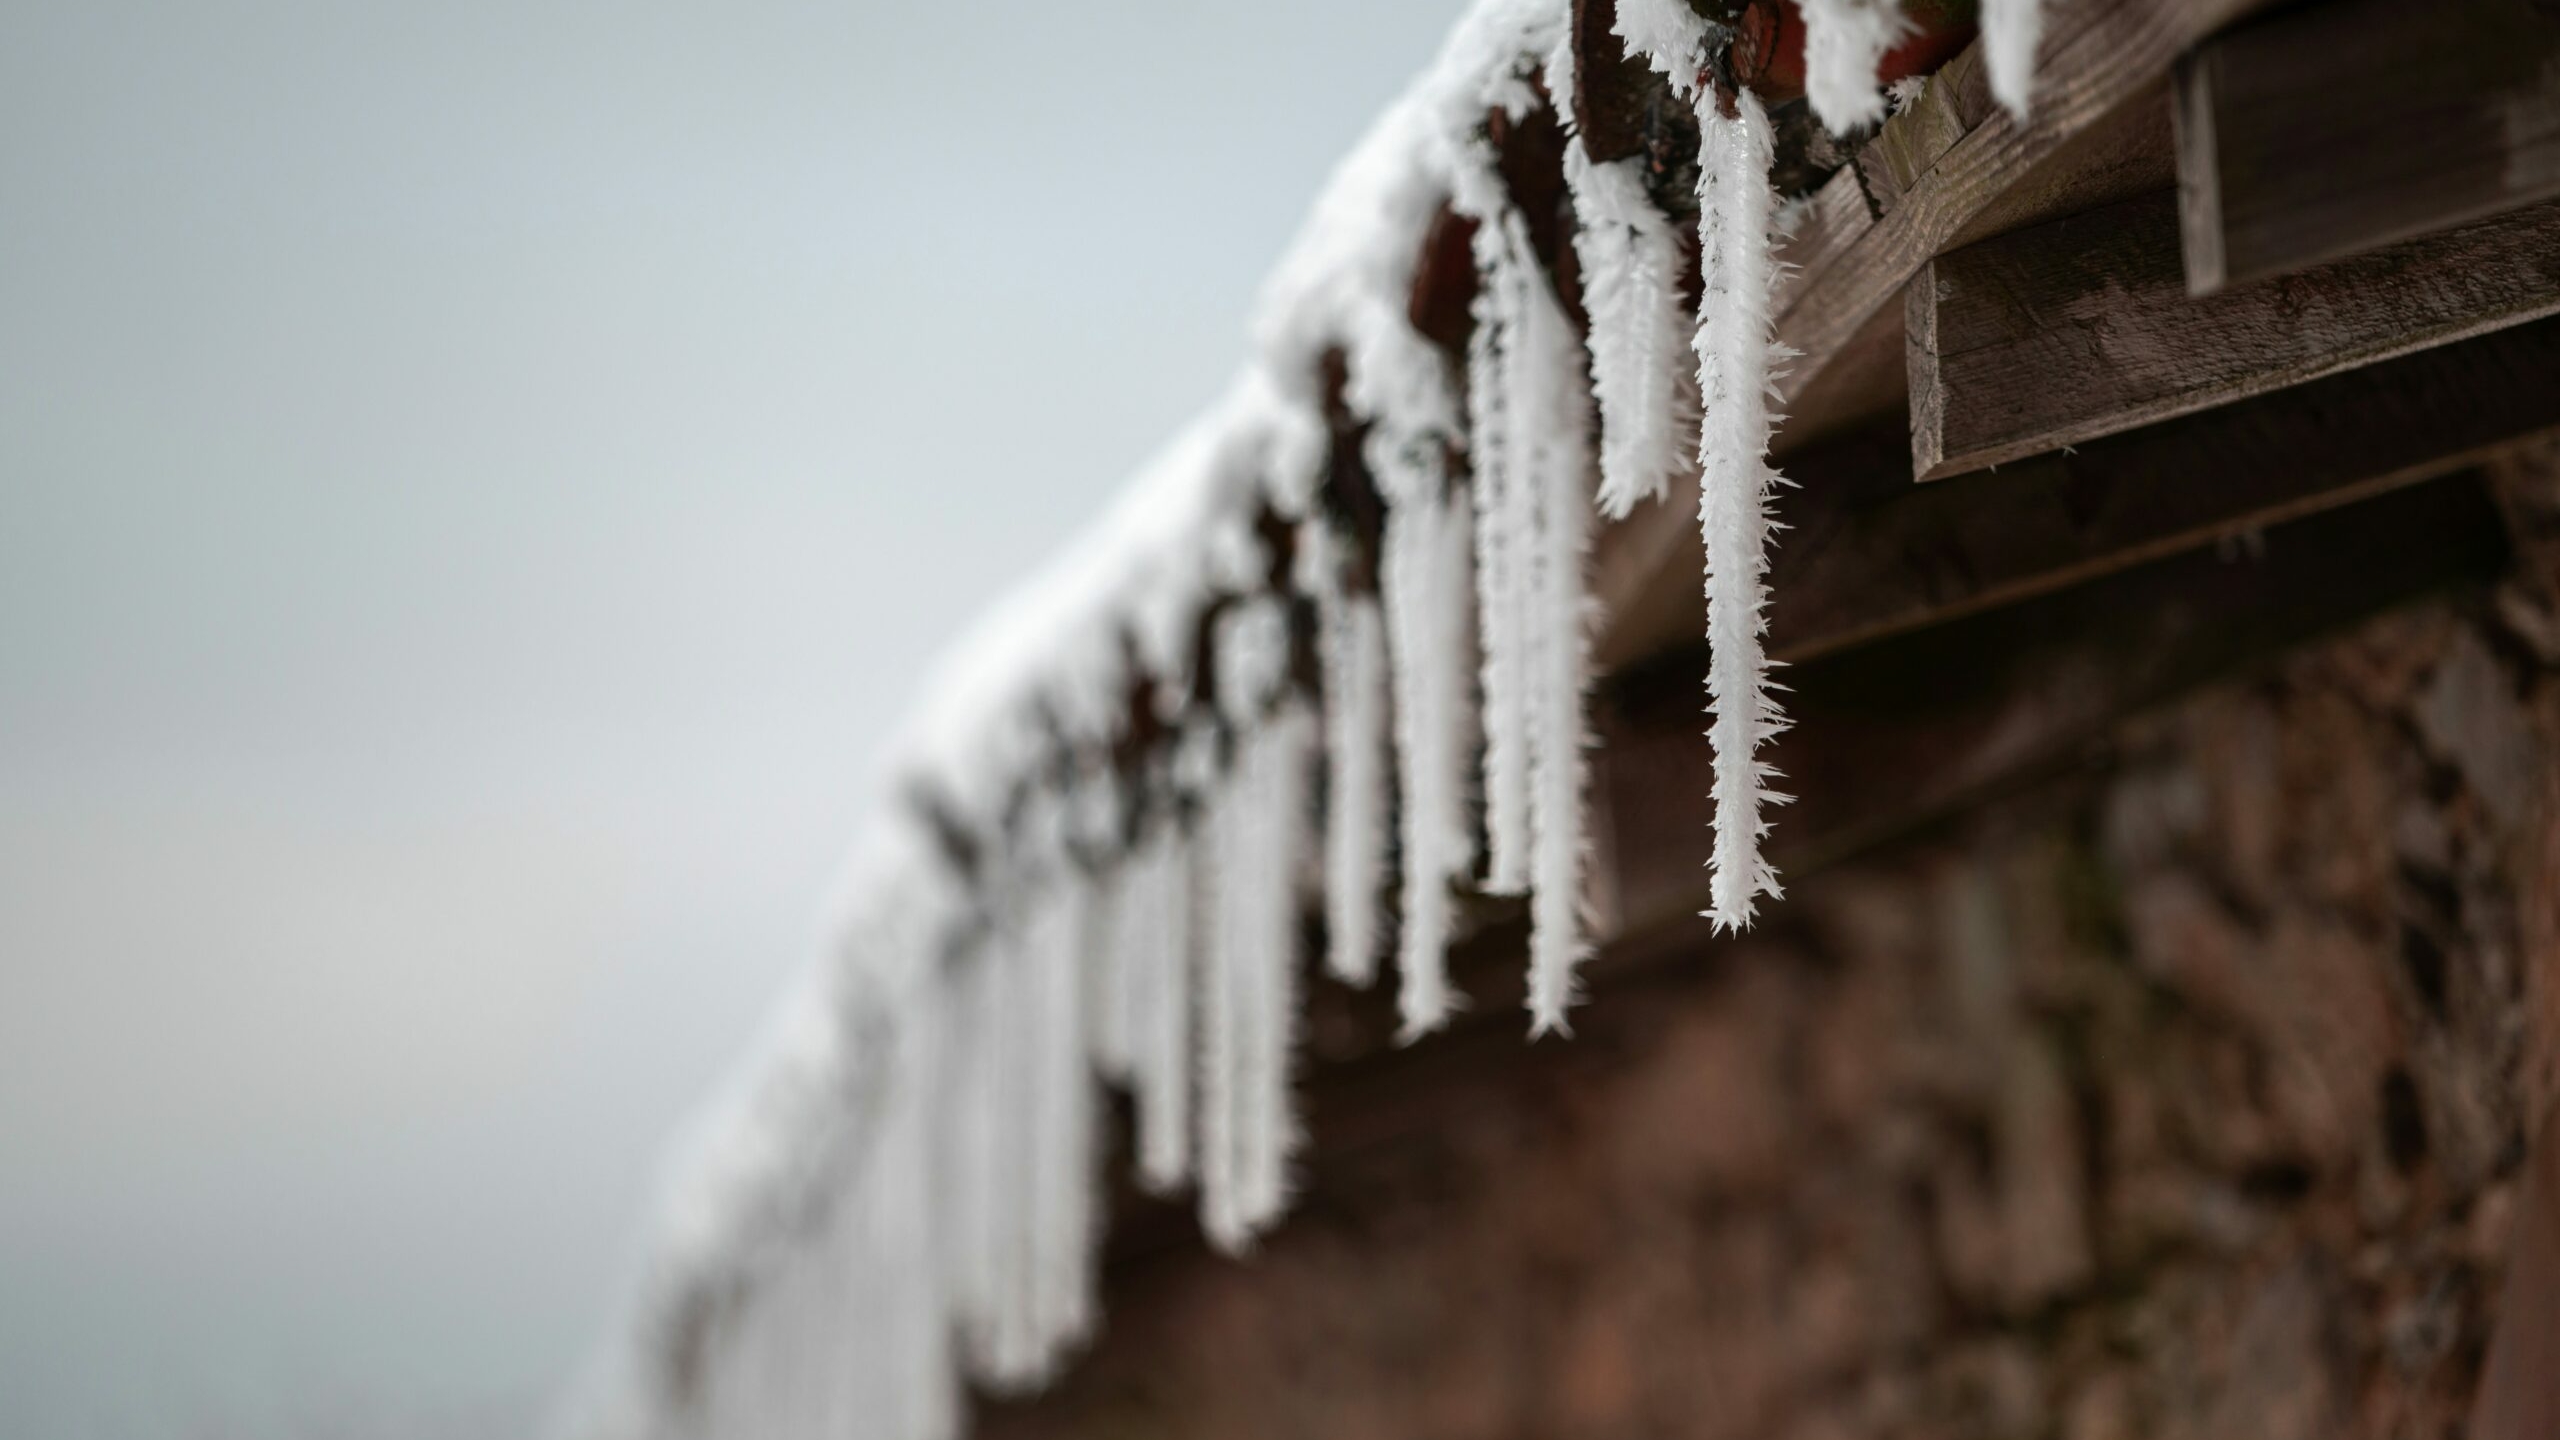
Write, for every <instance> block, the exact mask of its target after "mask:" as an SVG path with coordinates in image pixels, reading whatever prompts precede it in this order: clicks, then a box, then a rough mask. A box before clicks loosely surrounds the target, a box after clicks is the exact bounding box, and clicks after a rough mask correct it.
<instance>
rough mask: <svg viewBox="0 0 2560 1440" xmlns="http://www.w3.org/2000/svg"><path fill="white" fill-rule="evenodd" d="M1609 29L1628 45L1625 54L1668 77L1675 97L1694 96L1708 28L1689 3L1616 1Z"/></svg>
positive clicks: (1703, 62) (1673, 0) (1676, 0)
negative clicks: (1615, 11) (1642, 58)
mask: <svg viewBox="0 0 2560 1440" xmlns="http://www.w3.org/2000/svg"><path fill="white" fill-rule="evenodd" d="M1609 28H1610V31H1611V33H1613V34H1615V35H1616V36H1617V37H1618V38H1619V39H1621V40H1624V41H1625V42H1627V53H1628V54H1630V55H1640V56H1642V57H1644V59H1645V60H1646V61H1647V62H1648V63H1650V64H1651V65H1652V66H1653V68H1654V69H1655V70H1656V71H1658V72H1660V73H1661V74H1663V75H1665V76H1668V77H1669V78H1670V80H1671V88H1672V91H1673V92H1674V93H1675V94H1678V95H1680V96H1681V97H1683V98H1687V97H1689V96H1691V95H1694V94H1695V93H1696V91H1697V83H1698V72H1699V70H1701V69H1703V68H1704V67H1705V65H1706V63H1707V41H1708V38H1709V27H1708V24H1707V21H1706V19H1705V17H1703V16H1701V15H1699V14H1698V12H1696V11H1695V10H1692V9H1690V8H1689V5H1688V0H1617V14H1616V16H1615V18H1614V19H1613V20H1612V21H1611V23H1610V27H1609ZM1718 28H1719V29H1721V27H1718Z"/></svg>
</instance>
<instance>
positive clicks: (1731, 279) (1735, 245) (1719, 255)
mask: <svg viewBox="0 0 2560 1440" xmlns="http://www.w3.org/2000/svg"><path fill="white" fill-rule="evenodd" d="M1734 109H1735V114H1734V115H1733V116H1732V117H1731V118H1728V117H1726V116H1725V115H1724V114H1723V113H1722V111H1721V110H1720V108H1719V106H1718V101H1717V98H1716V95H1715V92H1714V90H1713V89H1712V88H1709V89H1703V90H1701V91H1700V92H1699V96H1698V126H1699V133H1700V135H1701V137H1702V140H1701V144H1700V155H1699V167H1698V207H1699V228H1700V238H1701V242H1702V245H1703V249H1704V252H1705V272H1706V288H1705V291H1704V293H1703V294H1702V295H1701V296H1700V298H1699V302H1698V335H1697V340H1696V342H1695V348H1696V351H1697V356H1698V390H1699V394H1700V396H1701V397H1702V401H1703V407H1704V412H1705V413H1704V420H1703V423H1702V426H1701V429H1700V433H1699V438H1698V461H1699V465H1700V468H1701V475H1700V480H1699V485H1698V526H1699V530H1700V532H1701V534H1702V536H1703V537H1704V539H1705V542H1706V553H1707V579H1706V591H1707V639H1708V642H1709V645H1710V647H1711V649H1712V651H1713V658H1712V660H1711V661H1710V664H1709V668H1708V675H1707V692H1708V696H1709V699H1710V701H1711V702H1712V703H1711V710H1712V713H1713V720H1712V723H1711V724H1710V726H1709V728H1708V732H1707V733H1708V736H1709V738H1710V740H1711V741H1712V744H1713V749H1714V752H1715V849H1714V859H1713V861H1712V862H1711V865H1710V870H1711V875H1710V885H1709V889H1710V898H1711V904H1710V906H1709V908H1708V910H1707V912H1706V913H1707V916H1708V918H1709V919H1711V920H1713V921H1714V922H1715V925H1716V928H1718V929H1719V930H1727V929H1741V928H1744V927H1747V926H1748V925H1750V923H1751V919H1752V914H1753V909H1754V906H1755V904H1756V902H1757V900H1758V898H1759V897H1760V896H1762V895H1767V896H1769V897H1770V898H1772V899H1777V898H1780V896H1781V895H1782V894H1783V892H1782V891H1781V890H1780V889H1779V887H1778V877H1777V873H1776V872H1775V871H1774V870H1772V869H1771V868H1770V867H1769V864H1768V861H1767V860H1766V859H1765V858H1764V857H1763V856H1762V854H1761V850H1760V844H1761V841H1762V840H1763V839H1764V838H1765V837H1766V835H1767V833H1768V822H1767V821H1766V820H1765V819H1764V818H1763V817H1762V813H1761V812H1762V807H1764V806H1767V805H1774V804H1782V803H1784V801H1785V799H1786V797H1784V796H1782V795H1779V794H1777V793H1775V792H1773V791H1771V790H1770V789H1769V786H1768V781H1769V780H1770V779H1772V778H1774V777H1775V775H1776V773H1777V772H1776V771H1775V770H1773V769H1772V768H1771V767H1770V766H1769V765H1768V764H1767V763H1766V762H1764V761H1762V760H1761V759H1759V752H1760V749H1761V747H1762V746H1763V745H1765V744H1766V743H1767V742H1768V741H1769V740H1770V739H1771V738H1772V737H1773V736H1775V735H1777V734H1778V733H1779V732H1780V731H1782V730H1784V729H1785V728H1786V717H1785V715H1784V713H1783V712H1782V711H1781V710H1780V709H1779V706H1778V702H1777V699H1776V696H1775V694H1774V693H1773V691H1774V690H1775V688H1776V687H1775V686H1774V684H1773V683H1772V682H1771V681H1770V679H1769V661H1768V658H1767V656H1766V655H1765V654H1764V653H1763V651H1762V648H1761V636H1762V634H1763V633H1764V632H1765V631H1766V630H1767V629H1768V621H1767V618H1766V615H1765V614H1764V608H1765V606H1766V605H1767V603H1768V585H1767V576H1768V569H1769V559H1768V543H1769V532H1770V520H1769V496H1770V488H1771V486H1772V485H1773V484H1776V483H1780V482H1779V477H1778V475H1777V472H1776V471H1775V470H1773V469H1771V468H1770V465H1769V458H1768V457H1769V435H1770V429H1771V425H1772V417H1771V414H1770V410H1769V401H1770V396H1771V393H1772V385H1773V383H1774V382H1773V378H1772V375H1771V369H1770V367H1771V362H1772V360H1773V359H1774V358H1776V352H1777V349H1778V347H1776V346H1775V345H1774V343H1773V342H1772V340H1771V336H1770V298H1771V295H1772V293H1773V292H1774V288H1775V285H1776V281H1777V269H1776V261H1775V258H1774V256H1773V254H1772V248H1773V247H1772V242H1771V224H1772V219H1773V216H1772V210H1773V204H1772V192H1771V190H1770V187H1769V162H1770V148H1771V140H1770V132H1769V117H1768V115H1767V113H1766V112H1765V111H1763V110H1762V109H1761V107H1760V101H1759V99H1758V97H1756V96H1754V95H1753V94H1752V93H1751V92H1750V91H1748V90H1744V91H1740V92H1738V93H1737V95H1736V98H1735V101H1734Z"/></svg>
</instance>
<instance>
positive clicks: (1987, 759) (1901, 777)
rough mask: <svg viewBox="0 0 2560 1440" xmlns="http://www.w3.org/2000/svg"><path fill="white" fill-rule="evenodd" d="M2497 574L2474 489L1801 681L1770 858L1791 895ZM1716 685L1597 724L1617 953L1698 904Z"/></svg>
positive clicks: (1866, 652) (1656, 692)
mask: <svg viewBox="0 0 2560 1440" xmlns="http://www.w3.org/2000/svg"><path fill="white" fill-rule="evenodd" d="M2506 559H2507V548H2506V541H2505V533H2504V529H2503V527H2502V525H2501V523H2500V520H2499V516H2498V512H2497V508H2496V506H2495V505H2494V504H2493V503H2492V502H2491V501H2490V499H2489V497H2488V495H2487V492H2486V490H2485V488H2484V487H2483V486H2482V485H2481V484H2480V482H2479V478H2478V476H2477V475H2476V474H2471V473H2466V474H2464V475H2462V476H2457V477H2448V478H2446V479H2443V480H2439V481H2436V482H2434V483H2431V484H2426V485H2419V486H2415V487H2412V488H2408V489H2403V490H2398V491H2395V492H2393V493H2391V494H2388V495H2384V496H2381V497H2379V498H2376V499H2374V500H2371V501H2368V502H2366V503H2363V504H2359V505H2352V506H2348V507H2346V508H2344V509H2340V510H2332V511H2328V512H2326V513H2323V514H2320V515H2315V516H2312V517H2310V518H2308V519H2304V520H2300V521H2296V522H2294V523H2292V524H2290V525H2285V526H2281V527H2277V528H2275V529H2273V530H2270V531H2268V532H2267V533H2266V534H2265V536H2264V537H2263V543H2262V544H2260V545H2258V546H2256V547H2252V548H2251V549H2249V550H2247V551H2243V552H2240V553H2238V554H2235V555H2230V556H2224V555H2220V554H2217V553H2216V552H2214V551H2212V550H2204V551H2195V552H2189V553H2187V554H2183V555H2179V556H2174V557H2171V558H2169V559H2166V560H2161V561H2158V562H2155V563H2153V564H2150V565H2146V566H2142V567H2140V568H2137V569H2134V570H2129V571H2125V572H2122V573H2120V574H2117V575H2114V576H2110V577H2108V578H2106V579H2103V580H2100V581H2097V582H2094V583H2092V584H2088V585H2084V586H2080V587H2078V588H2075V589H2072V590H2068V591H2065V592H2062V593H2061V594H2058V595H2053V596H2049V597H2047V598H2045V599H2043V600H2040V601H2038V602H2036V603H2035V604H2032V605H2015V606H2009V607H2006V608H2003V609H1999V610H1993V611H1988V612H1985V613H1982V614H1978V615H1975V616H1973V617H1971V618H1969V619H1967V620H1964V621H1961V622H1958V623H1956V624H1951V625H1945V626H1940V627H1936V628H1933V629H1929V630H1923V631H1919V632H1916V633H1913V634H1909V635H1905V636H1901V637H1899V638H1897V639H1894V640H1891V641H1888V642H1885V643H1883V644H1878V645H1870V646H1865V647H1862V648H1859V649H1856V650H1851V651H1847V652H1844V653H1841V654H1837V655H1833V656H1831V657H1829V658H1827V659H1824V660H1819V661H1815V662H1812V663H1809V664H1805V665H1801V666H1798V667H1796V668H1795V669H1793V670H1792V671H1790V672H1789V674H1788V677H1787V683H1788V686H1789V688H1790V690H1791V692H1792V693H1791V694H1790V695H1789V697H1788V709H1789V711H1790V713H1791V714H1792V716H1793V717H1794V720H1795V728H1794V729H1792V730H1790V731H1788V732H1787V733H1786V734H1784V735H1782V736H1780V737H1779V739H1778V741H1777V743H1776V745H1775V746H1774V747H1773V754H1772V756H1771V759H1772V760H1773V762H1774V763H1775V764H1776V765H1777V767H1778V769H1779V770H1780V771H1781V772H1783V773H1784V774H1785V775H1786V777H1787V782H1786V783H1785V784H1784V785H1782V786H1781V788H1782V789H1785V790H1788V791H1790V792H1792V793H1793V794H1794V795H1795V797H1796V799H1795V803H1793V804H1791V805H1789V806H1787V807H1785V808H1784V809H1782V810H1781V811H1779V812H1778V814H1777V816H1776V824H1775V827H1774V828H1773V830H1772V833H1771V836H1770V849H1771V852H1772V854H1773V856H1775V857H1776V858H1777V860H1778V862H1779V864H1780V865H1781V867H1782V869H1784V870H1786V871H1788V872H1789V873H1798V872H1802V871H1804V870H1806V869H1809V868H1814V867H1818V866H1820V865H1823V864H1826V863H1829V862H1830V861H1832V860H1835V859H1837V858H1839V857H1840V856H1842V855H1844V854H1847V853H1851V852H1853V851H1855V850H1858V849H1861V848H1864V847H1866V846H1869V845H1873V844H1876V843H1879V842H1881V841H1883V840H1885V839H1889V838H1890V837H1891V836H1893V835H1895V834H1898V833H1902V832H1904V831H1907V830H1908V829H1910V828H1911V827H1912V826H1914V825H1917V824H1921V823H1925V822H1926V821H1927V820H1929V819H1932V818H1935V817H1937V816H1940V815H1943V814H1946V813H1949V812H1950V811H1952V810H1954V809H1956V808H1958V807H1960V806H1961V805H1963V804H1965V803H1968V802H1970V801H1971V800H1974V799H1976V798H1979V797H1980V796H1982V795H1983V794H1985V793H1987V792H1988V791H1989V790H1991V789H1993V788H1995V787H1997V786H2000V785H2003V784H2006V783H2010V782H2012V781H2014V780H2016V779H2017V778H2019V777H2021V776H2025V775H2031V774H2034V773H2037V772H2038V771H2040V770H2041V769H2043V768H2046V767H2049V766H2051V765H2054V764H2057V763H2060V762H2062V761H2065V760H2067V759H2068V758H2069V757H2070V756H2071V755H2073V754H2074V753H2076V752H2077V750H2078V747H2080V746H2081V745H2083V744H2085V743H2087V741H2088V740H2090V739H2091V738H2093V737H2094V736H2096V735H2097V734H2099V733H2100V731H2101V730H2102V729H2103V727H2104V726H2105V725H2107V724H2108V723H2111V722H2112V721H2113V720H2114V719H2115V718H2116V717H2118V716H2121V715H2123V714H2124V713H2126V712H2127V711H2130V710H2132V709H2135V708H2138V707H2140V706H2143V705H2147V704H2151V703H2155V702H2156V701H2158V700H2160V699H2162V698H2165V697H2166V696H2168V695H2171V694H2174V693H2176V692H2177V691H2179V690H2182V689H2185V688H2187V687H2189V686H2192V685H2195V684H2198V683H2201V682H2203V681H2204V680H2207V679H2209V678H2211V677H2212V676H2214V675H2216V674H2219V673H2222V672H2224V671H2226V670H2228V669H2229V668H2230V667H2232V666H2233V665H2235V664H2238V663H2240V662H2241V661H2244V660H2246V659H2248V658H2249V657H2251V656H2257V655H2265V654H2270V653H2274V652H2276V651H2279V650H2281V649H2283V648H2285V647H2286V646H2288V645H2291V644H2294V643H2296V642H2298V641H2300V640H2302V639H2304V638H2306V637H2308V636H2310V635H2312V634H2316V633H2318V632H2320V631H2323V630H2326V629H2329V628H2332V627H2334V626H2336V625H2339V624H2343V623H2346V622H2348V621H2350V620H2353V619H2355V618H2358V617H2360V616H2362V615H2365V614H2368V613H2371V612H2372V611H2373V610H2375V609H2377V608H2380V607H2381V606H2383V605H2386V604H2388V603H2391V602H2393V601H2396V600H2400V599H2404V598H2407V597H2410V596H2413V595H2417V594H2420V593H2424V592H2426V591H2429V590H2432V589H2436V588H2439V587H2441V586H2443V585H2446V584H2449V583H2454V582H2456V581H2460V580H2465V579H2476V578H2482V577H2486V576H2489V575H2493V574H2495V573H2497V571H2498V570H2499V569H2500V568H2502V567H2503V566H2504V564H2505V563H2506ZM1704 677H1705V657H1704V656H1703V655H1700V654H1696V653H1691V654H1688V655H1684V656H1680V657H1671V658H1666V659H1665V660H1663V661H1661V662H1658V663H1657V664H1655V665H1652V666H1648V667H1645V668H1644V669H1642V670H1640V671H1638V672H1636V673H1634V674H1631V675H1629V676H1627V677H1624V679H1622V680H1621V682H1620V683H1618V684H1617V685H1616V686H1614V687H1613V688H1612V690H1611V692H1610V695H1609V697H1608V703H1607V704H1606V705H1604V706H1603V707H1601V709H1602V714H1601V716H1600V717H1599V721H1598V728H1599V731H1600V737H1601V739H1600V745H1599V748H1598V750H1597V752H1596V763H1597V767H1598V778H1597V781H1596V786H1597V793H1598V796H1599V798H1600V801H1601V805H1600V809H1601V811H1602V813H1603V814H1604V815H1605V817H1606V820H1605V823H1606V824H1607V825H1608V826H1609V828H1610V830H1611V831H1612V832H1613V833H1612V836H1611V844H1612V848H1613V850H1614V853H1615V854H1616V855H1617V856H1618V860H1619V871H1620V873H1619V875H1618V877H1617V879H1618V885H1619V899H1620V904H1621V907H1622V911H1623V915H1624V919H1623V922H1622V926H1621V929H1620V932H1619V933H1618V934H1617V935H1615V936H1613V937H1610V938H1611V939H1612V941H1613V943H1615V942H1640V941H1641V940H1642V938H1643V937H1644V935H1645V934H1646V933H1647V932H1649V931H1650V930H1652V929H1654V928H1656V927H1661V926H1674V925H1679V924H1682V923H1684V922H1685V921H1686V919H1687V918H1688V917H1689V916H1691V915H1693V914H1694V913H1695V912H1696V911H1697V910H1698V908H1699V907H1700V906H1701V905H1703V904H1704V902H1705V899H1706V894H1705V885H1706V876H1707V871H1706V864H1707V860H1708V856H1709V850H1710V847H1711V845H1712V843H1713V837H1712V836H1711V835H1710V834H1709V832H1708V828H1707V825H1706V821H1705V819H1704V817H1703V816H1702V815H1701V813H1700V811H1699V804H1700V797H1702V796H1704V795H1706V794H1707V793H1708V792H1709V785H1710V775H1711V770H1710V765H1711V760H1710V756H1709V754H1708V750H1707V746H1706V745H1705V743H1704V742H1703V741H1702V740H1701V739H1700V738H1699V735H1700V730H1701V728H1702V726H1703V721H1702V719H1701V717H1700V713H1699V712H1700V708H1701V704H1702V700H1701V697H1702V696H1703V695H1704V693H1705V690H1704V684H1705V680H1704Z"/></svg>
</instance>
